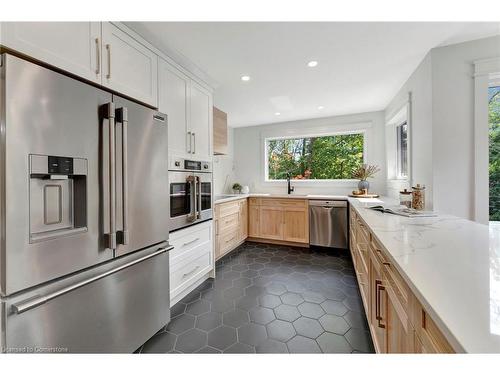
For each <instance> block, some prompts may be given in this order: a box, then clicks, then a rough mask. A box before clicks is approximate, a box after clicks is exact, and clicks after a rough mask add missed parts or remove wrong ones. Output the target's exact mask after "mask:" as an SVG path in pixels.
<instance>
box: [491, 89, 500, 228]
mask: <svg viewBox="0 0 500 375" xmlns="http://www.w3.org/2000/svg"><path fill="white" fill-rule="evenodd" d="M488 109H489V116H488V117H489V175H490V182H489V188H490V221H500V86H495V87H490V88H489V90H488Z"/></svg>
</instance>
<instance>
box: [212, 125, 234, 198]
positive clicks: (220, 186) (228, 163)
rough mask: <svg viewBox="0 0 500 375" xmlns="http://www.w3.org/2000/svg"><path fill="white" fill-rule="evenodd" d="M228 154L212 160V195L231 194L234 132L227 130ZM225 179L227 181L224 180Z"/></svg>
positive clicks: (217, 156)
mask: <svg viewBox="0 0 500 375" xmlns="http://www.w3.org/2000/svg"><path fill="white" fill-rule="evenodd" d="M227 138H228V139H227V141H228V147H227V150H228V153H227V155H216V156H214V158H213V163H214V164H213V171H214V176H213V179H214V194H215V195H221V194H227V193H230V192H231V186H232V184H233V182H234V181H235V176H234V161H233V155H234V141H233V139H234V130H233V129H232V128H229V127H228V128H227ZM226 178H227V180H226ZM226 181H227V182H226Z"/></svg>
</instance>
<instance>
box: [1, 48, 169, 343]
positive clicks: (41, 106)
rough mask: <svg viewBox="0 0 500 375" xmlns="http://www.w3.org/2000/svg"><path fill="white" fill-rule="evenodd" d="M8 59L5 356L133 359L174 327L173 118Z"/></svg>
mask: <svg viewBox="0 0 500 375" xmlns="http://www.w3.org/2000/svg"><path fill="white" fill-rule="evenodd" d="M0 57H1V60H0V61H1V68H0V75H1V79H0V127H1V128H0V137H1V138H0V220H1V222H0V234H1V236H0V293H1V305H0V306H1V308H0V327H1V336H0V344H1V348H2V351H4V352H66V351H68V352H132V351H134V350H135V349H137V348H138V347H139V346H140V345H141V344H142V343H144V342H145V341H146V340H147V339H148V338H149V337H151V336H152V335H153V334H154V333H155V332H156V331H158V330H159V329H161V328H162V327H163V326H164V325H165V324H167V323H168V321H169V320H170V310H169V299H170V298H169V257H168V251H169V250H170V246H169V245H168V221H169V195H168V181H167V180H168V166H167V119H166V116H165V115H163V114H161V113H159V112H156V111H154V110H152V109H149V108H147V107H145V106H142V105H139V104H137V103H135V102H132V101H130V100H127V99H124V98H121V97H119V96H117V95H114V94H112V93H109V92H106V91H104V90H101V89H99V88H96V87H93V86H91V85H89V84H86V83H84V82H80V81H78V80H75V79H72V78H70V77H67V76H65V75H62V74H60V73H57V72H54V71H52V70H50V69H47V68H44V67H41V66H39V65H36V64H33V63H31V62H27V61H25V60H22V59H20V58H18V57H15V56H12V55H9V54H3V55H0Z"/></svg>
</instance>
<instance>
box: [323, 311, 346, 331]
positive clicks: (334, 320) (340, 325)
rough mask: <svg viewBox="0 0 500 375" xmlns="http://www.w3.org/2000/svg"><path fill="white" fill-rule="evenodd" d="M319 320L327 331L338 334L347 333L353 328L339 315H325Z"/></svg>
mask: <svg viewBox="0 0 500 375" xmlns="http://www.w3.org/2000/svg"><path fill="white" fill-rule="evenodd" d="M319 322H320V324H321V326H322V327H323V328H324V329H325V331H328V332H331V333H336V334H338V335H343V334H345V333H346V332H347V331H348V330H349V328H351V327H350V326H349V324H347V322H346V321H345V320H344V318H343V317H341V316H337V315H330V314H327V315H323V316H322V317H321V318H320V319H319Z"/></svg>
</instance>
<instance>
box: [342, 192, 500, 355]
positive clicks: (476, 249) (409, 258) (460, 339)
mask: <svg viewBox="0 0 500 375" xmlns="http://www.w3.org/2000/svg"><path fill="white" fill-rule="evenodd" d="M348 200H349V202H350V203H351V205H352V206H353V207H354V208H355V210H356V211H357V212H358V213H359V215H360V216H361V217H362V219H363V220H364V221H365V222H366V224H367V225H368V226H369V227H370V229H371V230H372V232H373V234H374V235H375V237H376V238H377V239H378V240H379V242H380V243H381V244H382V246H383V247H384V248H385V249H386V251H387V253H388V255H389V258H391V259H390V260H391V263H393V264H394V266H395V267H396V269H398V271H399V272H400V273H401V276H402V277H404V278H405V280H406V282H407V283H408V285H409V286H410V288H411V289H412V291H413V293H415V295H416V296H417V297H418V299H419V300H420V302H421V303H422V305H423V306H424V307H425V308H426V310H427V311H428V313H429V314H430V315H431V317H432V318H433V320H434V321H435V322H436V324H438V326H439V328H440V329H441V330H442V332H443V334H444V335H445V336H446V337H447V339H448V340H449V342H450V344H451V345H452V346H453V347H454V349H455V350H456V351H458V352H469V353H489V352H494V353H500V225H497V226H494V225H490V226H488V225H483V224H478V223H475V222H473V221H469V220H465V219H461V218H458V217H455V216H449V215H439V216H437V217H426V218H407V217H402V216H397V215H391V214H384V213H380V212H376V211H373V210H369V209H366V208H365V207H366V206H367V205H370V204H374V203H381V202H384V203H386V204H393V203H394V201H391V200H389V199H384V198H380V199H363V200H360V199H357V198H348Z"/></svg>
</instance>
